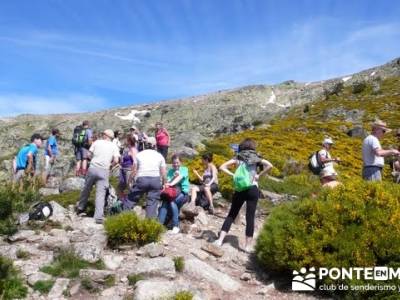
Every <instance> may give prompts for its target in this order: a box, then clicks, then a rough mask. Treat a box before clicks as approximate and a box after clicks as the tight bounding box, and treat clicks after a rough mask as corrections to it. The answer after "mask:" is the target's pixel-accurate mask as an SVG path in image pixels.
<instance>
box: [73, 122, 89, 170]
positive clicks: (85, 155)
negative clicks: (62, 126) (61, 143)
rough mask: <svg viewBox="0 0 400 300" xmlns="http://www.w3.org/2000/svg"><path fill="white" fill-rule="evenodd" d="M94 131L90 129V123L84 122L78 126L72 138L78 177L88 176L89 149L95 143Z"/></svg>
mask: <svg viewBox="0 0 400 300" xmlns="http://www.w3.org/2000/svg"><path fill="white" fill-rule="evenodd" d="M92 138H93V131H92V129H91V128H90V127H89V121H87V120H85V121H83V123H82V125H78V126H76V127H75V129H74V133H73V136H72V144H73V145H74V147H75V158H76V167H75V175H76V176H86V174H87V165H88V159H89V148H90V146H91V144H92V141H93V139H92Z"/></svg>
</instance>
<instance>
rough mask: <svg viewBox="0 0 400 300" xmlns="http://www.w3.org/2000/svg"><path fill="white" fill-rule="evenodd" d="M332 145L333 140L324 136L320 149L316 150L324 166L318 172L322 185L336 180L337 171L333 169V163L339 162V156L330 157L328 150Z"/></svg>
mask: <svg viewBox="0 0 400 300" xmlns="http://www.w3.org/2000/svg"><path fill="white" fill-rule="evenodd" d="M332 145H333V140H332V139H331V138H329V137H326V138H324V140H323V141H322V149H321V150H320V151H318V155H319V157H320V160H321V162H322V164H323V166H324V167H323V169H322V170H321V173H320V180H321V184H322V185H325V184H326V183H329V182H330V181H336V177H337V173H336V171H335V168H334V166H333V163H338V162H340V159H339V157H335V158H332V156H331V154H330V152H329V151H330V150H331V148H332Z"/></svg>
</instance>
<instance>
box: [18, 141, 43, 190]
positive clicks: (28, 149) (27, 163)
mask: <svg viewBox="0 0 400 300" xmlns="http://www.w3.org/2000/svg"><path fill="white" fill-rule="evenodd" d="M42 142H43V138H42V137H41V135H40V134H38V133H35V134H33V135H32V136H31V143H30V144H28V145H26V146H24V147H22V148H21V149H20V150H19V152H18V154H17V156H16V157H15V163H14V166H15V170H14V178H13V181H14V183H18V182H21V179H22V178H23V177H24V175H28V176H31V177H33V176H34V175H35V166H36V155H37V153H38V148H40V147H41V146H42ZM21 183H22V182H21ZM21 188H22V185H21Z"/></svg>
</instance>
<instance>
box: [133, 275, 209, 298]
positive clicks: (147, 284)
mask: <svg viewBox="0 0 400 300" xmlns="http://www.w3.org/2000/svg"><path fill="white" fill-rule="evenodd" d="M183 291H189V292H191V293H192V294H193V300H201V299H205V298H203V297H202V296H201V294H200V292H199V291H197V290H196V289H195V288H194V287H193V286H190V285H189V284H187V283H178V282H174V281H167V280H160V279H153V280H141V281H139V282H137V283H136V286H135V293H134V295H133V299H135V300H153V299H169V298H170V297H173V296H174V295H175V294H176V293H178V292H183ZM171 299H172V298H171Z"/></svg>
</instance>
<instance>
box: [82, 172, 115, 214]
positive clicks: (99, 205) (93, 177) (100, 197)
mask: <svg viewBox="0 0 400 300" xmlns="http://www.w3.org/2000/svg"><path fill="white" fill-rule="evenodd" d="M109 176H110V171H109V170H106V169H102V168H98V167H90V168H89V170H88V173H87V175H86V180H85V186H84V188H83V190H82V192H81V196H80V198H79V203H78V209H80V210H85V209H86V206H87V202H88V199H89V195H90V191H91V190H92V187H93V185H95V184H96V202H95V211H94V218H95V219H96V220H103V219H104V202H105V198H106V192H107V189H108V187H109V185H110V184H109V182H108V178H109Z"/></svg>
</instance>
